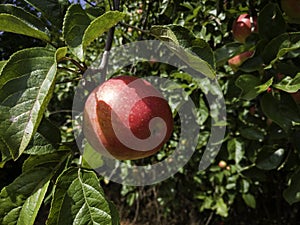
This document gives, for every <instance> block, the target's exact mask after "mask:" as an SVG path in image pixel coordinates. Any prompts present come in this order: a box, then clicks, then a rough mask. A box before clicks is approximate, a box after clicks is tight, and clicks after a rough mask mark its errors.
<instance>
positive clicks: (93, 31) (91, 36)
mask: <svg viewBox="0 0 300 225" xmlns="http://www.w3.org/2000/svg"><path fill="white" fill-rule="evenodd" d="M125 15H126V14H124V13H121V12H114V11H109V12H106V13H104V14H103V15H101V16H100V17H98V18H96V19H95V20H93V21H92V22H91V24H90V25H89V26H88V27H87V29H86V30H85V32H84V35H83V39H82V45H83V49H85V48H86V47H87V46H88V45H89V44H90V43H91V42H92V41H94V40H95V39H96V38H98V37H100V36H101V35H102V34H103V33H104V32H105V31H108V30H109V29H110V28H111V27H113V26H115V25H116V24H117V23H118V22H119V21H121V20H122V19H123V18H124V16H125Z"/></svg>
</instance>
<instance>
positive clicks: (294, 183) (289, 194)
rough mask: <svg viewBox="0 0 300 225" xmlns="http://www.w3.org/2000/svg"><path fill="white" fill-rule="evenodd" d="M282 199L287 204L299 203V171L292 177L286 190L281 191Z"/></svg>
mask: <svg viewBox="0 0 300 225" xmlns="http://www.w3.org/2000/svg"><path fill="white" fill-rule="evenodd" d="M283 197H284V199H285V200H286V201H287V202H288V203H289V204H294V203H297V202H300V169H298V170H297V171H296V172H295V173H294V174H293V175H292V177H291V179H290V181H289V186H288V188H286V189H285V190H284V191H283Z"/></svg>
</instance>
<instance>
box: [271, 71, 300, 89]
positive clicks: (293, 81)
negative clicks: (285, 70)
mask: <svg viewBox="0 0 300 225" xmlns="http://www.w3.org/2000/svg"><path fill="white" fill-rule="evenodd" d="M273 86H274V87H275V88H277V89H279V90H282V91H285V92H288V93H295V92H297V91H298V90H300V73H298V74H297V75H296V76H295V77H294V78H291V77H290V76H286V77H285V78H284V79H282V80H281V81H280V82H279V83H278V84H274V85H273Z"/></svg>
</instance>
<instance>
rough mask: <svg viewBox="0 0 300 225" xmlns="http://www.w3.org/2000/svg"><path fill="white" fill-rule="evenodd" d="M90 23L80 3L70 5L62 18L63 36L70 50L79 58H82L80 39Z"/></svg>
mask: <svg viewBox="0 0 300 225" xmlns="http://www.w3.org/2000/svg"><path fill="white" fill-rule="evenodd" d="M90 23H91V20H90V18H89V17H88V15H87V14H86V12H85V11H84V10H83V9H82V7H81V6H80V5H77V4H76V5H71V6H70V7H69V8H68V11H67V13H66V15H65V18H64V24H63V36H64V40H65V42H66V43H67V45H68V46H69V47H70V50H71V51H72V52H73V54H74V55H76V56H77V57H78V58H79V59H80V60H83V58H84V52H83V47H82V39H83V35H84V32H85V30H86V29H87V27H88V26H89V24H90Z"/></svg>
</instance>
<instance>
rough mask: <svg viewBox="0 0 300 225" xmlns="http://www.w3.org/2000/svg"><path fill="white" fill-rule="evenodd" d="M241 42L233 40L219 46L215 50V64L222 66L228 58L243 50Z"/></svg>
mask: <svg viewBox="0 0 300 225" xmlns="http://www.w3.org/2000/svg"><path fill="white" fill-rule="evenodd" d="M243 46H244V45H242V44H240V43H237V42H233V43H229V44H225V45H223V46H222V47H221V48H218V49H216V50H215V56H216V64H217V66H223V65H224V64H226V63H227V61H228V59H230V58H232V57H233V56H235V55H238V54H239V53H242V52H244V51H245V50H244V49H243Z"/></svg>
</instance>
